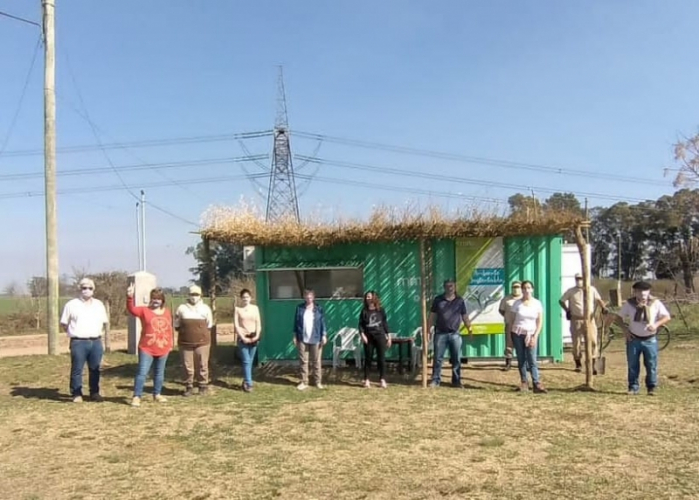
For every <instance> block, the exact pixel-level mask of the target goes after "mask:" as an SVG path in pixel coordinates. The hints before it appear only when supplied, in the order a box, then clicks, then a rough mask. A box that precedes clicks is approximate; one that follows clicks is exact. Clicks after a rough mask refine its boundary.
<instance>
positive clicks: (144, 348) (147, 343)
mask: <svg viewBox="0 0 699 500" xmlns="http://www.w3.org/2000/svg"><path fill="white" fill-rule="evenodd" d="M126 308H127V309H128V311H129V313H130V314H131V315H132V316H135V317H137V318H139V319H140V320H141V327H142V330H141V339H140V341H139V342H138V373H137V374H136V380H135V381H134V390H133V399H132V400H131V406H136V407H138V406H141V397H143V386H144V385H145V383H146V376H147V375H148V372H149V371H150V369H151V366H152V367H153V400H154V401H156V402H158V403H164V402H165V401H166V399H165V398H164V397H163V396H162V395H161V394H160V393H161V391H162V389H163V380H164V379H165V364H166V363H167V357H168V354H170V351H171V350H172V342H173V335H172V314H170V310H169V309H167V308H165V294H164V293H163V291H162V290H161V289H160V288H156V289H154V290H152V291H151V292H150V302H149V304H148V307H136V305H135V304H134V286H133V285H129V288H128V290H127V291H126Z"/></svg>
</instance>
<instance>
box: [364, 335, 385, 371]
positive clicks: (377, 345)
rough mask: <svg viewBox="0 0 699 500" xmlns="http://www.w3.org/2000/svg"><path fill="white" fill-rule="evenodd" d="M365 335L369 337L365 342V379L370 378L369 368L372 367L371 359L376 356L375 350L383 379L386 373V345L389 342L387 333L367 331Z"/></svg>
mask: <svg viewBox="0 0 699 500" xmlns="http://www.w3.org/2000/svg"><path fill="white" fill-rule="evenodd" d="M365 336H366V338H367V343H366V344H364V379H365V380H368V379H369V368H370V367H371V360H372V358H373V357H374V350H376V364H377V365H378V368H379V378H381V379H382V380H383V379H384V378H385V374H386V345H387V343H388V341H387V339H386V335H384V334H379V335H375V334H371V333H366V334H365Z"/></svg>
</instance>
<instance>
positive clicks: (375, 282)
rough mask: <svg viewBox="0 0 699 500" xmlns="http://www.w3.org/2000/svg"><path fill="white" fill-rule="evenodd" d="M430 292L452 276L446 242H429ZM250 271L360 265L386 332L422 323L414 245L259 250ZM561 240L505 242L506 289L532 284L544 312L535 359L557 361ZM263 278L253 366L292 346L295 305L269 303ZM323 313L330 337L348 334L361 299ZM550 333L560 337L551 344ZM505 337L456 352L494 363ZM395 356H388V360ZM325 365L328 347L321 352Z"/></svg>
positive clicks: (289, 355) (330, 303)
mask: <svg viewBox="0 0 699 500" xmlns="http://www.w3.org/2000/svg"><path fill="white" fill-rule="evenodd" d="M432 248H433V273H434V280H433V285H434V287H433V290H432V293H431V294H430V296H431V297H434V296H435V295H437V294H439V293H441V292H442V282H443V281H444V280H445V279H446V278H454V277H455V274H456V262H455V244H454V241H453V240H438V241H435V242H433V245H432ZM256 259H257V264H258V266H259V265H262V264H267V263H284V264H289V265H293V264H295V263H298V262H313V261H323V262H333V261H335V262H341V261H348V260H356V261H361V262H364V289H365V290H371V289H374V290H376V291H378V292H379V294H380V295H381V298H382V302H383V304H384V307H385V309H386V312H387V315H388V322H389V326H390V327H391V330H392V331H393V332H397V333H399V334H400V335H404V336H407V335H409V334H410V333H411V332H412V331H413V330H414V329H415V328H417V327H419V326H420V325H421V323H422V321H421V318H420V301H419V298H420V278H419V277H420V259H419V245H418V243H416V242H396V243H390V244H370V245H359V244H351V245H339V246H336V247H332V248H324V249H316V248H258V249H257V251H256ZM560 260H561V239H560V238H552V237H545V238H508V239H506V240H505V262H506V263H505V274H506V276H507V281H508V283H509V282H510V281H512V280H514V279H520V280H521V279H531V280H532V281H533V282H534V284H535V287H536V290H535V294H536V296H537V297H539V298H540V300H542V302H543V303H544V305H545V306H547V307H546V310H547V317H546V322H545V325H544V332H543V333H542V342H540V348H539V354H540V356H542V357H553V358H554V359H556V360H560V359H562V355H563V346H562V341H561V338H560V331H561V319H560V314H559V310H558V307H557V302H558V298H559V297H560V294H561V281H560ZM268 274H269V273H268V272H263V271H259V272H257V295H258V296H257V302H258V304H259V306H260V311H261V314H262V319H263V323H264V324H263V332H264V334H263V337H262V340H261V342H260V348H259V360H260V361H261V362H265V361H268V360H282V359H287V360H290V359H295V357H296V350H295V349H294V347H293V343H292V331H293V330H292V328H293V321H294V311H295V309H296V306H297V305H298V304H299V303H300V302H301V300H297V299H292V300H270V299H269V283H268ZM318 303H319V304H321V305H322V306H323V308H324V309H325V312H326V317H327V323H328V331H329V333H330V335H331V336H332V334H333V333H335V332H336V331H337V330H339V329H340V328H342V327H344V326H352V327H355V326H356V324H357V319H358V316H359V311H360V309H361V299H343V300H321V299H319V300H318ZM550 331H554V332H559V335H557V336H556V335H554V336H553V337H554V338H553V339H552V338H551V335H550V334H549V332H550ZM503 351H504V335H476V336H475V341H474V343H473V344H471V345H467V343H466V342H464V348H463V353H464V355H466V356H469V357H487V358H489V357H501V356H503ZM391 354H395V353H391ZM323 357H324V358H325V359H331V358H332V347H331V346H330V345H328V346H326V348H325V350H324V351H323Z"/></svg>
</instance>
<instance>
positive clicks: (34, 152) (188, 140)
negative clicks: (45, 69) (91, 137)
mask: <svg viewBox="0 0 699 500" xmlns="http://www.w3.org/2000/svg"><path fill="white" fill-rule="evenodd" d="M58 99H60V100H61V101H63V102H65V103H67V104H68V105H69V106H70V105H71V104H70V102H69V101H67V99H65V98H62V97H61V96H60V95H58ZM73 110H74V111H76V110H75V108H73ZM76 113H77V111H76ZM78 114H79V113H78ZM270 135H272V131H271V130H261V131H254V132H240V133H231V134H218V135H200V136H185V137H175V138H171V139H147V140H142V141H130V142H112V143H102V147H101V148H100V147H99V146H95V145H94V144H82V145H78V146H66V147H62V148H58V149H57V153H61V154H75V153H87V152H90V151H97V150H101V149H106V150H110V149H125V148H129V149H139V148H153V147H166V146H181V145H185V144H200V143H207V142H226V141H234V140H237V139H259V138H262V137H269V136H270ZM43 154H44V150H43V149H19V150H12V151H5V152H4V153H3V154H2V156H3V157H8V158H9V157H22V156H40V155H43Z"/></svg>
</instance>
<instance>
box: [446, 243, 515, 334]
mask: <svg viewBox="0 0 699 500" xmlns="http://www.w3.org/2000/svg"><path fill="white" fill-rule="evenodd" d="M456 287H457V291H458V293H459V294H460V295H462V296H463V298H464V300H465V301H466V308H467V310H468V315H469V318H471V324H472V325H473V333H474V334H481V335H483V334H495V333H505V325H504V321H503V318H502V316H501V315H500V313H499V312H498V306H499V305H500V300H501V299H502V297H503V293H504V289H505V257H504V248H503V241H502V238H461V239H457V240H456ZM462 333H467V332H466V329H465V328H464V329H463V330H462Z"/></svg>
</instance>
